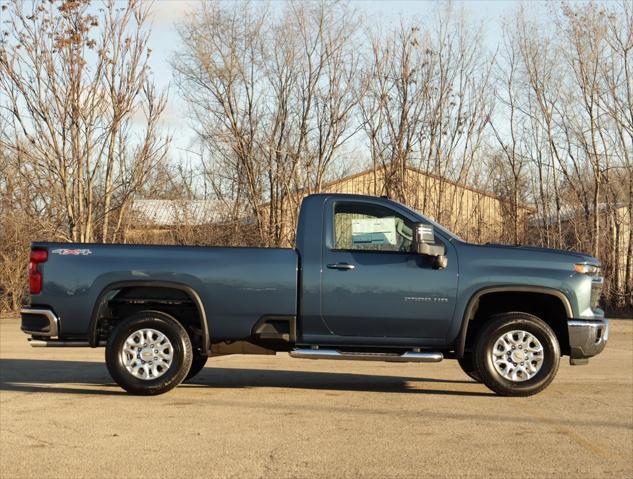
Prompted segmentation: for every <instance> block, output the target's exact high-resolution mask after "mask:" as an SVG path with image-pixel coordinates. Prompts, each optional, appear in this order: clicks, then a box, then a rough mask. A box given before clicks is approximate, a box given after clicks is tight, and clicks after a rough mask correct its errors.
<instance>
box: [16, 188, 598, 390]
mask: <svg viewBox="0 0 633 479" xmlns="http://www.w3.org/2000/svg"><path fill="white" fill-rule="evenodd" d="M29 282H30V289H31V302H30V305H29V306H28V307H25V308H24V309H22V311H21V317H22V326H21V327H22V330H23V331H24V332H25V333H27V334H29V335H30V336H31V338H30V340H29V341H30V343H31V345H32V346H45V347H51V346H79V347H81V346H86V347H93V348H94V347H99V346H105V360H106V364H107V367H108V370H109V372H110V374H111V375H112V378H113V379H114V380H115V381H116V382H117V383H118V384H119V385H120V386H121V387H122V388H124V389H125V390H127V391H129V392H131V393H134V394H143V395H152V394H160V393H163V392H166V391H168V390H170V389H172V388H174V387H175V386H177V385H178V384H180V383H181V382H182V381H187V380H189V379H190V378H192V377H193V376H194V375H196V374H197V373H198V372H200V370H201V369H202V368H203V367H204V365H205V363H206V361H207V358H208V357H213V356H217V355H224V354H275V353H277V352H280V351H286V352H288V353H289V354H290V356H292V357H295V358H307V359H343V360H365V361H389V362H438V361H441V360H442V359H444V358H446V359H457V361H458V362H459V365H460V366H461V368H462V369H463V370H464V372H465V373H466V374H468V375H469V376H470V377H471V378H472V379H473V380H475V381H478V382H482V383H484V384H485V385H486V386H487V387H488V388H490V389H491V390H493V391H494V392H496V393H498V394H501V395H507V396H527V395H531V394H535V393H537V392H539V391H541V390H543V389H544V388H545V387H547V386H548V385H549V383H551V382H552V380H553V379H554V376H555V375H556V372H557V370H558V366H559V362H560V358H561V356H569V358H570V362H571V364H584V363H587V361H588V358H590V357H591V356H594V355H596V354H598V353H600V352H601V351H602V350H603V348H604V347H605V344H606V342H607V337H608V323H607V321H606V320H605V319H604V313H603V311H602V310H601V309H599V308H598V303H599V299H600V294H601V288H602V282H603V280H602V276H601V270H600V262H599V261H598V260H597V259H596V258H593V257H591V256H587V255H584V254H580V253H575V252H570V251H561V250H553V249H544V248H532V247H512V246H504V245H477V244H470V243H467V242H465V241H463V240H461V239H460V238H458V237H457V236H455V235H454V234H452V233H451V232H449V231H447V230H446V229H444V228H443V227H442V226H440V225H438V224H436V223H434V222H433V221H431V220H429V219H427V218H425V217H424V216H422V215H420V214H419V213H417V212H415V211H413V210H411V209H410V208H408V207H406V206H404V205H402V204H400V203H397V202H394V201H391V200H389V199H386V198H375V197H368V196H358V195H342V194H317V195H311V196H308V197H306V198H305V199H304V200H303V203H302V206H301V211H300V215H299V222H298V227H297V234H296V243H295V247H294V248H292V249H291V248H287V249H283V248H223V247H180V246H151V245H119V244H67V243H63V244H62V243H34V244H33V245H32V250H31V259H30V265H29ZM396 371H397V369H396V370H394V372H396Z"/></svg>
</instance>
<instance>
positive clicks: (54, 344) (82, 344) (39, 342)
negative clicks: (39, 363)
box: [28, 338, 106, 348]
mask: <svg viewBox="0 0 633 479" xmlns="http://www.w3.org/2000/svg"><path fill="white" fill-rule="evenodd" d="M28 341H29V344H30V345H31V347H32V348H89V347H90V343H89V342H88V341H63V340H59V339H53V340H47V339H33V338H29V339H28ZM105 345H106V343H105V342H103V341H102V342H100V343H99V346H105Z"/></svg>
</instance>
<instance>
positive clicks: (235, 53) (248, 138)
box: [173, 2, 358, 245]
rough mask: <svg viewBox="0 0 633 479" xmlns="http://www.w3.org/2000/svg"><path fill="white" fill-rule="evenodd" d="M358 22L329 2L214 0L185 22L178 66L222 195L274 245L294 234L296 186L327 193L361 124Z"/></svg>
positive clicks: (215, 186)
mask: <svg viewBox="0 0 633 479" xmlns="http://www.w3.org/2000/svg"><path fill="white" fill-rule="evenodd" d="M354 22H355V20H354V18H353V16H352V15H351V14H350V13H349V12H348V11H347V10H346V9H345V8H344V7H343V6H339V5H334V4H329V3H315V4H303V3H299V2H297V3H294V2H293V3H288V4H287V5H286V8H285V9H284V10H283V12H282V13H281V14H280V15H277V14H275V13H274V12H273V11H271V10H270V9H269V8H268V7H260V6H258V5H254V4H252V3H250V2H244V3H239V4H230V5H227V4H222V3H218V2H209V3H204V4H202V5H201V6H200V7H199V9H198V10H197V11H196V14H195V15H192V19H191V20H190V21H188V22H187V23H185V24H183V25H181V28H180V34H181V38H182V41H183V49H182V51H180V52H179V53H178V55H177V56H176V57H175V59H174V62H173V65H174V69H175V71H176V74H177V83H178V86H179V89H180V92H181V94H182V95H183V97H184V98H185V99H186V101H187V103H188V104H189V106H190V111H191V117H192V119H193V121H194V123H195V125H196V129H197V133H198V137H199V139H200V141H201V143H202V144H203V146H204V147H205V153H206V155H205V159H204V161H205V164H206V165H207V167H208V171H210V172H212V174H210V175H209V179H210V181H211V183H212V185H213V189H214V193H215V196H216V197H217V198H219V199H220V201H222V202H224V203H227V204H229V203H230V204H231V205H232V207H231V208H229V209H231V210H232V211H233V212H234V219H235V220H237V218H238V217H242V216H244V214H246V215H248V216H250V217H251V218H253V221H254V222H255V224H256V227H257V230H258V232H259V240H260V242H262V243H264V244H266V245H279V244H282V243H287V242H288V241H289V240H291V239H292V238H291V233H290V230H291V228H288V227H287V226H288V224H292V220H293V219H294V218H295V215H296V208H297V206H298V198H297V195H296V192H297V191H298V190H300V189H305V190H307V191H318V190H320V188H321V187H322V185H323V183H324V181H325V179H327V177H328V171H329V167H330V165H331V164H332V161H333V160H334V159H335V158H336V154H337V152H338V151H339V149H340V147H341V146H342V145H343V144H344V143H345V142H346V141H347V140H348V139H349V137H350V136H351V134H352V133H353V131H354V126H353V125H352V118H353V109H354V105H355V103H356V96H355V94H354V79H355V71H356V68H357V57H358V55H357V53H356V51H355V49H354V45H353V33H354V28H355V23H354ZM289 235H290V236H289Z"/></svg>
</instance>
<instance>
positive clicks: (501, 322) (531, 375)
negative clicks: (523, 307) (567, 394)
mask: <svg viewBox="0 0 633 479" xmlns="http://www.w3.org/2000/svg"><path fill="white" fill-rule="evenodd" d="M510 333H511V334H510ZM539 350H540V352H537V351H539ZM526 351H527V353H526ZM508 353H509V354H508ZM559 363H560V345H559V344H558V339H557V338H556V334H555V333H554V331H552V328H550V327H549V326H548V325H547V323H545V322H544V321H543V320H541V319H540V318H538V317H536V316H533V315H531V314H527V313H518V312H514V313H504V314H499V315H495V316H493V317H492V318H491V321H490V323H489V324H488V325H486V326H485V327H484V328H483V330H482V331H481V333H480V334H479V337H478V340H477V346H476V348H475V364H476V366H477V371H478V372H479V375H480V377H481V381H482V382H483V383H484V384H485V385H486V386H488V388H490V389H491V390H492V391H494V392H495V393H497V394H499V395H501V396H531V395H533V394H537V393H539V392H541V391H542V390H543V389H545V388H546V387H547V386H549V384H550V383H551V382H552V381H553V380H554V377H555V376H556V373H557V371H558V366H559Z"/></svg>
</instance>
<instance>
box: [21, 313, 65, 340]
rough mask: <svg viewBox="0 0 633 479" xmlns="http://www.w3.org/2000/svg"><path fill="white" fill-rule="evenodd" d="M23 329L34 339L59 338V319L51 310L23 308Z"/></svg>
mask: <svg viewBox="0 0 633 479" xmlns="http://www.w3.org/2000/svg"><path fill="white" fill-rule="evenodd" d="M20 316H21V318H22V324H21V326H20V327H21V329H22V331H23V332H25V333H26V334H30V335H31V336H34V337H46V338H56V337H58V336H59V318H58V317H57V315H56V314H55V313H53V312H52V311H51V310H50V309H38V308H22V310H21V311H20Z"/></svg>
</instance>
